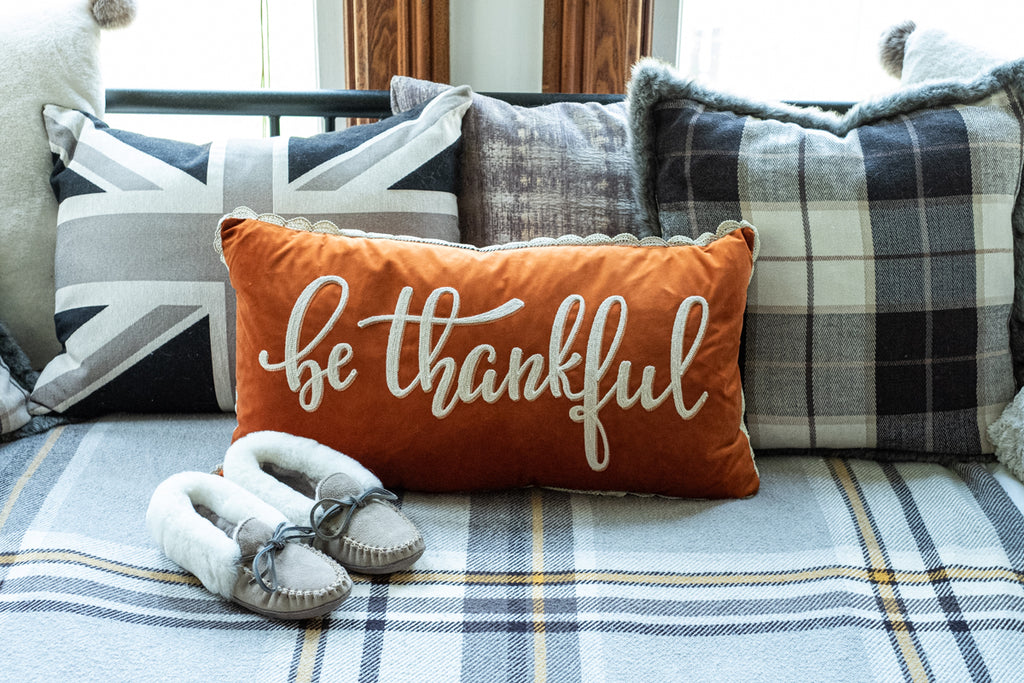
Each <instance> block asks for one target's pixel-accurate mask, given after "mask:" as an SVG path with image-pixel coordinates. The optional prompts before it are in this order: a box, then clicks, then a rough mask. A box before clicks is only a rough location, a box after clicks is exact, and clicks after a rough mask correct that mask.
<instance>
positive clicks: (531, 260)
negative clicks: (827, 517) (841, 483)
mask: <svg viewBox="0 0 1024 683" xmlns="http://www.w3.org/2000/svg"><path fill="white" fill-rule="evenodd" d="M325 233H334V234H325ZM221 245H222V249H223V255H224V260H225V262H226V263H227V265H228V270H229V272H230V275H231V283H232V285H233V286H234V287H235V290H236V292H237V295H238V310H237V344H238V356H237V373H238V377H237V381H238V384H237V386H238V396H237V413H238V428H237V429H236V431H235V435H234V436H235V438H239V437H241V436H243V435H245V434H248V433H250V432H254V431H259V430H265V429H270V430H277V431H283V432H290V433H293V434H298V435H301V436H305V437H310V438H312V439H315V440H317V441H319V442H321V443H324V444H326V445H328V446H330V447H332V448H334V449H336V450H339V451H342V452H345V453H347V454H349V455H351V456H352V457H354V458H356V459H357V460H359V461H360V462H362V463H363V464H364V465H365V466H366V467H368V468H370V469H371V470H373V471H374V473H376V474H377V476H379V477H380V478H381V480H383V482H384V483H385V485H386V486H388V487H396V488H406V489H415V490H421V491H464V490H481V489H499V488H508V487H518V486H526V485H543V486H555V487H564V488H570V489H580V490H599V491H626V492H634V493H655V494H663V495H668V496H685V497H706V498H723V497H743V496H748V495H751V494H753V493H755V492H756V491H757V488H758V476H757V469H756V467H755V465H754V458H753V453H752V451H751V448H750V443H749V440H748V438H747V433H746V429H745V426H744V423H743V393H742V388H741V384H740V373H739V366H738V362H737V361H738V353H739V344H740V332H741V328H742V324H743V310H744V306H745V303H746V292H747V285H748V283H749V281H750V275H751V270H752V267H753V262H754V259H755V257H756V252H757V232H756V231H755V229H754V228H753V227H752V226H750V225H747V224H739V223H723V224H722V226H721V227H720V228H719V230H718V233H717V234H716V235H710V234H709V235H705V236H704V237H703V238H702V239H700V240H697V241H696V242H693V241H691V240H688V239H685V238H682V239H680V240H679V241H673V242H664V241H662V240H660V239H650V238H648V239H647V240H644V241H638V240H637V239H636V238H633V237H629V236H620V237H618V238H615V239H609V238H607V237H604V236H601V235H594V236H591V237H589V238H586V239H581V238H562V239H560V240H542V241H537V240H535V241H533V242H529V243H526V244H519V245H506V246H503V247H497V248H488V249H477V248H475V247H467V246H465V245H455V244H449V243H444V242H435V241H424V240H417V239H412V238H395V237H394V236H384V235H369V234H366V233H353V232H351V231H339V230H338V229H337V228H335V227H334V226H333V225H331V224H329V223H318V224H316V225H310V224H309V223H308V221H305V220H303V219H297V220H294V221H289V222H288V223H287V224H285V222H284V221H282V220H281V219H279V218H277V217H273V216H270V217H267V216H263V217H258V218H257V217H256V216H255V214H253V213H252V212H251V211H248V210H239V211H236V212H235V213H234V214H232V215H231V216H228V217H225V219H224V220H223V221H222V222H221Z"/></svg>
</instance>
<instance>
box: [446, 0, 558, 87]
mask: <svg viewBox="0 0 1024 683" xmlns="http://www.w3.org/2000/svg"><path fill="white" fill-rule="evenodd" d="M448 12H449V18H450V22H451V26H450V32H449V37H448V39H449V41H450V45H451V67H450V68H451V82H452V84H453V85H462V84H468V85H470V86H472V87H473V89H474V90H476V91H478V92H486V91H491V92H500V91H511V92H540V89H541V82H542V78H543V76H542V72H543V62H542V59H543V51H544V41H543V34H544V1H543V0H514V1H510V0H450V2H449V5H448Z"/></svg>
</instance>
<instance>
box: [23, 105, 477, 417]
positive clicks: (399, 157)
mask: <svg viewBox="0 0 1024 683" xmlns="http://www.w3.org/2000/svg"><path fill="white" fill-rule="evenodd" d="M470 103H471V100H470V94H469V89H468V88H456V89H453V90H450V91H448V92H445V93H444V94H442V95H441V96H439V97H437V98H435V99H434V100H431V101H430V102H427V103H425V104H424V105H423V106H420V107H417V108H416V109H413V110H411V111H409V112H407V113H404V114H400V115H397V116H394V117H391V118H388V119H385V120H383V121H380V122H378V123H373V124H367V125H364V126H355V127H352V128H348V129H345V130H341V131H337V132H331V133H324V134H321V135H316V136H312V137H309V138H265V139H251V140H246V139H228V140H221V141H217V142H212V143H210V144H206V145H194V144H189V143H183V142H176V141H172V140H163V139H158V138H153V137H148V136H144V135H139V134H135V133H131V132H129V131H123V130H115V129H113V128H110V127H108V126H107V125H105V124H104V123H103V122H102V121H100V120H98V119H96V118H94V117H92V116H90V115H89V114H86V113H83V112H80V111H75V110H72V109H65V108H63V107H58V106H54V105H49V106H47V107H46V108H45V110H44V119H45V123H46V129H47V133H48V135H49V139H50V148H51V150H52V151H53V155H54V160H55V161H54V164H55V165H54V171H53V175H52V179H51V184H52V186H53V189H54V192H55V193H56V195H57V198H58V200H59V209H58V228H57V247H56V260H55V271H56V272H55V279H56V314H55V317H54V322H55V325H56V333H57V337H58V339H59V341H60V343H61V344H62V347H63V352H62V353H61V354H60V355H58V356H57V357H56V358H54V359H53V360H52V361H51V362H50V363H49V364H47V366H46V367H45V368H44V370H43V372H42V374H41V375H40V377H39V381H38V382H37V384H36V386H35V389H34V391H33V393H32V400H33V402H34V403H35V404H36V405H35V406H34V408H33V410H34V411H35V412H38V413H40V414H46V413H59V414H64V415H69V416H78V417H88V416H93V415H98V414H103V413H110V412H197V411H208V412H215V411H231V410H233V409H234V399H235V388H234V384H235V379H234V367H235V363H234V353H235V349H234V346H235V295H234V290H233V289H232V288H231V285H230V283H229V282H228V277H227V274H226V272H225V269H224V266H223V264H221V263H220V260H219V256H218V255H217V253H216V252H215V250H214V248H213V238H214V234H215V231H216V228H217V225H218V223H219V221H220V219H221V218H222V217H223V216H224V215H225V214H226V213H229V212H230V211H232V210H234V209H235V208H236V207H238V206H241V205H246V206H250V207H253V208H255V209H257V210H259V211H261V212H273V213H277V214H281V215H303V216H307V217H312V218H313V219H314V220H319V219H325V220H330V221H331V222H333V223H335V224H337V225H340V226H345V227H350V228H357V229H361V230H369V231H373V232H384V233H390V234H406V235H413V236H418V237H428V238H436V239H443V240H450V241H458V239H459V229H458V210H457V204H456V190H457V188H456V183H457V179H458V172H457V171H458V145H459V142H460V139H461V130H462V117H463V114H464V113H465V112H466V110H467V109H468V108H469V106H470Z"/></svg>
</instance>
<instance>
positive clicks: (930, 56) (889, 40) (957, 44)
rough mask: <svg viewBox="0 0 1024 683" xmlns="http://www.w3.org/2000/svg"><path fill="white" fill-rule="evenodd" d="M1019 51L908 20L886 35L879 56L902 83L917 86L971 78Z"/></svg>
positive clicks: (886, 68) (884, 65)
mask: <svg viewBox="0 0 1024 683" xmlns="http://www.w3.org/2000/svg"><path fill="white" fill-rule="evenodd" d="M1017 52H1018V54H1013V51H1009V52H1008V51H1006V50H1004V49H1001V47H1000V46H991V45H989V46H985V47H981V46H978V45H972V44H970V43H967V42H964V41H963V40H961V39H960V38H958V37H957V36H955V35H953V34H951V33H949V32H947V31H944V30H942V29H939V28H934V27H922V26H918V25H917V24H916V23H914V22H912V21H907V22H903V23H902V24H897V25H895V26H893V27H891V28H890V29H888V30H887V31H886V32H885V34H883V35H882V39H881V41H880V55H879V56H880V59H881V62H882V66H883V68H885V70H886V71H888V72H889V73H890V74H891V75H892V76H894V77H896V78H899V79H900V84H901V85H914V84H916V83H923V82H924V81H931V80H946V79H950V78H955V79H964V80H970V79H973V78H974V77H975V76H978V75H980V74H981V73H982V72H984V71H988V70H989V69H991V68H992V67H994V66H997V65H999V64H1002V63H1003V62H1005V61H1008V60H1010V59H1012V58H1015V57H1018V56H1020V54H1019V52H1020V51H1019V50H1018V51H1017Z"/></svg>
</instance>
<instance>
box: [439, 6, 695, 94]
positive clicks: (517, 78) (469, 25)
mask: <svg viewBox="0 0 1024 683" xmlns="http://www.w3.org/2000/svg"><path fill="white" fill-rule="evenodd" d="M681 3H682V0H656V2H655V3H654V35H653V36H652V41H651V42H652V43H653V46H652V48H653V49H652V51H653V53H654V56H656V57H660V58H662V59H664V60H666V61H669V62H674V61H675V59H676V45H677V43H678V37H679V10H680V5H681ZM448 11H449V17H450V22H451V26H450V35H449V40H450V41H451V82H452V84H454V85H461V84H464V83H465V84H469V85H471V86H472V87H473V89H474V90H477V91H499V92H500V91H510V92H540V90H541V84H542V83H543V53H544V0H450V3H449V6H448Z"/></svg>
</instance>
